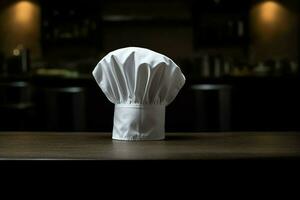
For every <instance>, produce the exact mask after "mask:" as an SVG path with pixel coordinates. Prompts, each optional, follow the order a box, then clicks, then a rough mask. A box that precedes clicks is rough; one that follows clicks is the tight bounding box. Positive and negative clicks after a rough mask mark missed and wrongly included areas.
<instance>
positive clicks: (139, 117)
mask: <svg viewBox="0 0 300 200" xmlns="http://www.w3.org/2000/svg"><path fill="white" fill-rule="evenodd" d="M164 126H165V106H164V105H142V104H116V105H115V112H114V127H113V139H117V140H161V139H164V138H165V127H164Z"/></svg>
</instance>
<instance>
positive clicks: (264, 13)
mask: <svg viewBox="0 0 300 200" xmlns="http://www.w3.org/2000/svg"><path fill="white" fill-rule="evenodd" d="M281 10H282V6H281V5H280V4H278V3H276V2H273V1H267V2H264V3H262V4H261V6H260V18H261V20H262V21H263V22H265V23H274V22H276V21H277V18H278V17H279V15H280V12H281Z"/></svg>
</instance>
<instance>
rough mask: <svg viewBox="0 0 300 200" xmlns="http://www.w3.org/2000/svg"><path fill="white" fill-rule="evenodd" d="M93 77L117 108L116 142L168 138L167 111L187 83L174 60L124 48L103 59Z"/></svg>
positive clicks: (142, 49)
mask: <svg viewBox="0 0 300 200" xmlns="http://www.w3.org/2000/svg"><path fill="white" fill-rule="evenodd" d="M93 76H94V78H95V80H96V82H97V84H98V85H99V86H100V88H101V90H102V91H103V92H104V94H105V95H106V97H107V98H108V99H109V100H110V101H111V102H112V103H114V104H115V111H114V125H113V134H112V138H113V139H117V140H161V139H164V138H165V107H166V106H167V105H168V104H170V103H171V102H172V101H173V100H174V99H175V97H176V96H177V94H178V92H179V90H180V89H181V88H182V86H183V85H184V83H185V77H184V75H183V74H182V72H181V70H180V68H179V67H178V66H177V65H176V64H175V63H174V62H173V61H172V60H171V59H170V58H168V57H166V56H165V55H162V54H159V53H156V52H154V51H152V50H149V49H145V48H138V47H127V48H122V49H118V50H115V51H112V52H110V53H108V54H107V55H106V56H105V57H104V58H102V59H101V60H100V62H99V63H98V64H97V66H96V67H95V69H94V70H93Z"/></svg>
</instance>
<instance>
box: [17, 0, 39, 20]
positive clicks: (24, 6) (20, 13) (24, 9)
mask: <svg viewBox="0 0 300 200" xmlns="http://www.w3.org/2000/svg"><path fill="white" fill-rule="evenodd" d="M35 10H36V5H35V4H33V3H31V2H28V1H21V2H18V3H16V4H15V5H14V11H15V20H16V22H18V23H22V24H24V23H30V22H31V21H32V20H33V17H34V13H35Z"/></svg>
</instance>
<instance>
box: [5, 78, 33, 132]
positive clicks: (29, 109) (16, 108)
mask: <svg viewBox="0 0 300 200" xmlns="http://www.w3.org/2000/svg"><path fill="white" fill-rule="evenodd" d="M31 95H32V87H31V85H30V83H29V82H27V81H5V82H2V83H0V129H1V130H7V131H25V130H28V129H30V128H31V125H32V119H33V115H34V114H33V113H34V104H33V102H32V99H31Z"/></svg>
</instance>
